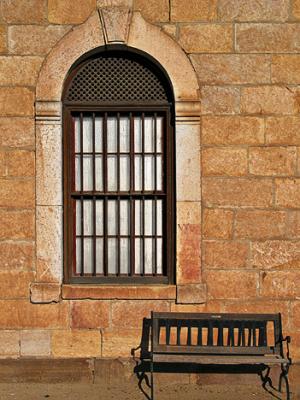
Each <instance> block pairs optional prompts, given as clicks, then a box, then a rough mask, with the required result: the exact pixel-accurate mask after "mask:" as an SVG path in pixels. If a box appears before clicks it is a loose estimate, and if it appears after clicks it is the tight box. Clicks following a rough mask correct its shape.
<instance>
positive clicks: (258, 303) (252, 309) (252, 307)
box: [224, 299, 289, 325]
mask: <svg viewBox="0 0 300 400" xmlns="http://www.w3.org/2000/svg"><path fill="white" fill-rule="evenodd" d="M288 309H289V304H288V302H286V301H282V300H275V299H272V300H269V301H268V300H266V299H258V300H252V299H251V300H250V299H249V300H245V301H243V302H240V301H236V300H229V301H226V302H225V303H224V310H225V312H233V313H250V314H255V313H260V314H276V313H278V312H281V313H282V316H283V318H284V321H283V323H284V322H286V323H287V315H288ZM284 325H285V324H284Z"/></svg>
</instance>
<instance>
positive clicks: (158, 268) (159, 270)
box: [156, 239, 163, 274]
mask: <svg viewBox="0 0 300 400" xmlns="http://www.w3.org/2000/svg"><path fill="white" fill-rule="evenodd" d="M156 251H157V265H156V271H157V273H158V274H162V273H163V269H162V239H157V241H156Z"/></svg>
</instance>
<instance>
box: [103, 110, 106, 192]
mask: <svg viewBox="0 0 300 400" xmlns="http://www.w3.org/2000/svg"><path fill="white" fill-rule="evenodd" d="M103 191H104V193H107V113H105V114H104V118H103Z"/></svg>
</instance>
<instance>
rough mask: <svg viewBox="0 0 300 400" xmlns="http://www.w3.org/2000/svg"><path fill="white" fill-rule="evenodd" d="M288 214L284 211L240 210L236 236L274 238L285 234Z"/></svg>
mask: <svg viewBox="0 0 300 400" xmlns="http://www.w3.org/2000/svg"><path fill="white" fill-rule="evenodd" d="M286 225H287V214H286V213H285V212H284V211H264V210H253V211H248V210H238V211H237V214H236V220H235V237H236V238H239V239H272V238H274V239H275V238H280V237H283V236H285V232H286Z"/></svg>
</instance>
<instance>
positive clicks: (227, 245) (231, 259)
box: [203, 240, 249, 269]
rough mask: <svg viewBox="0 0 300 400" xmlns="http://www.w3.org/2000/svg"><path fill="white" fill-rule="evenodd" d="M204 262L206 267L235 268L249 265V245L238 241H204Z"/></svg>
mask: <svg viewBox="0 0 300 400" xmlns="http://www.w3.org/2000/svg"><path fill="white" fill-rule="evenodd" d="M203 251H204V254H203V262H204V267H205V268H219V269H225V268H226V269H233V268H245V267H246V265H247V259H248V252H249V245H248V243H245V242H237V241H230V242H225V241H214V240H210V241H208V240H206V241H204V242H203Z"/></svg>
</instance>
